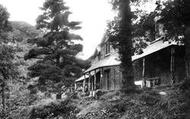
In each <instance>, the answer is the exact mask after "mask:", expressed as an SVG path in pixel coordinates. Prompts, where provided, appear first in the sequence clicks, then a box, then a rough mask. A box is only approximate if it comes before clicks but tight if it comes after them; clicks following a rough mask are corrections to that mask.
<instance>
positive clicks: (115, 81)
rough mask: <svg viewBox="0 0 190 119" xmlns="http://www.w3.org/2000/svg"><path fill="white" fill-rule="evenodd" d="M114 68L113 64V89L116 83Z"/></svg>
mask: <svg viewBox="0 0 190 119" xmlns="http://www.w3.org/2000/svg"><path fill="white" fill-rule="evenodd" d="M115 68H116V66H114V68H113V75H114V77H113V78H114V79H113V85H114V90H115V89H116V84H115V83H116V81H115V80H116V79H115Z"/></svg>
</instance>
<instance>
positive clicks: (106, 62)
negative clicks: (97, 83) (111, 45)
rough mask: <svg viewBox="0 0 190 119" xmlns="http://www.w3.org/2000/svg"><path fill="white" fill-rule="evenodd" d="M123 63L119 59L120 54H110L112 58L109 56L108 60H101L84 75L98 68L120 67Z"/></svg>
mask: <svg viewBox="0 0 190 119" xmlns="http://www.w3.org/2000/svg"><path fill="white" fill-rule="evenodd" d="M120 63H121V62H120V61H119V59H118V54H117V53H115V54H112V55H111V54H110V56H107V57H106V58H104V59H103V60H100V61H98V62H95V63H93V64H92V65H91V67H90V68H88V69H87V70H86V71H85V72H84V73H87V72H89V71H92V70H94V69H97V68H101V67H108V66H114V65H119V64H120Z"/></svg>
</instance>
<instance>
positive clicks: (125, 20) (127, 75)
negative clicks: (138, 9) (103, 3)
mask: <svg viewBox="0 0 190 119" xmlns="http://www.w3.org/2000/svg"><path fill="white" fill-rule="evenodd" d="M129 4H130V0H120V4H119V15H120V17H121V20H120V23H119V27H120V31H119V54H120V59H121V69H122V75H123V79H122V83H123V86H122V91H124V92H128V91H131V90H134V89H135V85H134V72H133V65H132V58H131V56H132V36H131V30H132V25H131V18H132V14H131V9H130V6H129Z"/></svg>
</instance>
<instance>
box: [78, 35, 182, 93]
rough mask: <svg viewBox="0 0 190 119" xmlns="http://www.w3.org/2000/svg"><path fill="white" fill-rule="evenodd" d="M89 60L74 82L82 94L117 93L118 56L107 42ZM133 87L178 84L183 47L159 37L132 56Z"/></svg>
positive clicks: (118, 76)
mask: <svg viewBox="0 0 190 119" xmlns="http://www.w3.org/2000/svg"><path fill="white" fill-rule="evenodd" d="M98 49H99V50H97V52H96V53H95V56H94V58H93V59H92V63H91V67H90V68H88V69H87V70H86V71H84V75H83V76H82V77H81V78H79V79H77V80H76V81H75V82H76V87H78V86H77V85H80V86H82V87H83V91H84V92H85V91H87V92H91V95H93V91H95V90H98V89H101V90H119V89H120V88H121V87H122V73H121V71H120V63H121V62H120V61H119V58H118V57H119V55H118V53H117V51H116V50H114V49H113V48H112V46H111V45H110V43H109V42H108V41H106V40H105V41H103V42H102V43H101V45H100V46H99V48H98ZM132 60H133V65H134V72H135V84H136V85H138V86H139V87H141V88H142V87H143V86H146V87H153V86H156V85H163V84H170V83H174V82H176V81H180V80H182V79H184V77H185V61H184V47H183V45H181V44H180V43H177V42H168V41H165V42H164V40H163V39H162V38H160V39H158V40H156V41H154V42H152V43H151V44H150V45H149V46H147V48H145V49H144V50H143V53H142V54H140V55H134V56H133V57H132Z"/></svg>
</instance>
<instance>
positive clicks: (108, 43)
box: [106, 42, 110, 54]
mask: <svg viewBox="0 0 190 119" xmlns="http://www.w3.org/2000/svg"><path fill="white" fill-rule="evenodd" d="M109 53H110V42H107V43H106V54H109Z"/></svg>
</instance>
